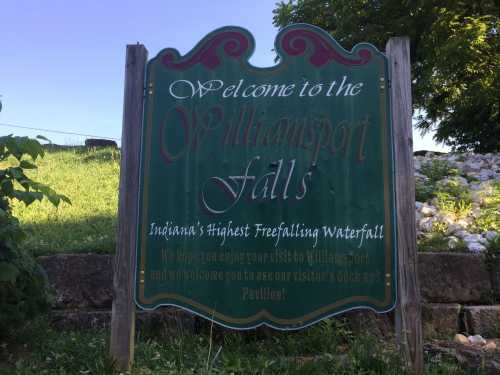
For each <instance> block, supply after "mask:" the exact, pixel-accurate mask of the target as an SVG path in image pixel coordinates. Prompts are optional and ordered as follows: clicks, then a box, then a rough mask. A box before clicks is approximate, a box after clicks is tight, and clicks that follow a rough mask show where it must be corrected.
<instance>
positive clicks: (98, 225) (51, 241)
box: [22, 215, 117, 256]
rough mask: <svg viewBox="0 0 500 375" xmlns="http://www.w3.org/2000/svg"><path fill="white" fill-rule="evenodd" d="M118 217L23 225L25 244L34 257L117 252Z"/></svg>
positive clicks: (100, 216)
mask: <svg viewBox="0 0 500 375" xmlns="http://www.w3.org/2000/svg"><path fill="white" fill-rule="evenodd" d="M116 223H117V220H116V217H115V216H105V215H96V216H91V217H87V218H85V219H83V220H78V221H77V220H65V221H61V220H47V221H43V222H37V223H33V224H23V225H22V226H23V228H24V229H25V230H26V232H27V238H26V240H25V241H24V243H23V245H22V246H24V248H25V249H27V250H29V251H31V252H33V254H34V255H35V256H39V255H51V254H59V253H101V254H102V253H105V254H109V253H114V251H115V247H116Z"/></svg>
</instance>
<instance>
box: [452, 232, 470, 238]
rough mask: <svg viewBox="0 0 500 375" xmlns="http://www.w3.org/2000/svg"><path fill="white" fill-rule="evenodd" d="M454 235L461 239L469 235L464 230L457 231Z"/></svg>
mask: <svg viewBox="0 0 500 375" xmlns="http://www.w3.org/2000/svg"><path fill="white" fill-rule="evenodd" d="M454 234H455V236H457V237H459V238H461V239H464V237H465V236H467V235H469V232H467V231H465V230H457V231H456V232H455V233H454Z"/></svg>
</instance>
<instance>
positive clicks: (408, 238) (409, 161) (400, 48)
mask: <svg viewBox="0 0 500 375" xmlns="http://www.w3.org/2000/svg"><path fill="white" fill-rule="evenodd" d="M386 54H387V57H388V59H389V73H390V77H391V86H392V88H391V102H392V126H393V129H394V162H395V170H396V171H395V172H396V174H395V187H396V210H397V236H398V304H397V307H396V340H397V343H398V345H399V347H400V349H401V351H402V354H403V356H404V358H405V362H406V365H407V367H408V370H410V372H411V373H413V374H421V373H422V372H423V369H424V367H423V350H422V322H421V308H420V287H419V282H418V273H417V244H416V229H415V177H414V166H413V138H412V123H411V118H412V101H411V67H410V40H409V38H407V37H403V38H400V37H397V38H391V39H389V42H388V43H387V45H386Z"/></svg>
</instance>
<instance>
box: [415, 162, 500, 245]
mask: <svg viewBox="0 0 500 375" xmlns="http://www.w3.org/2000/svg"><path fill="white" fill-rule="evenodd" d="M414 161H415V183H416V198H417V201H416V204H415V215H416V223H417V239H418V241H419V242H425V241H429V240H430V239H431V238H434V239H436V238H438V239H439V241H441V242H442V243H444V244H446V247H447V248H449V249H454V248H455V249H457V250H462V251H471V252H474V253H480V252H483V251H485V250H486V248H487V247H488V244H490V243H492V242H493V241H496V240H497V239H498V235H499V233H498V232H499V228H500V155H499V154H484V155H480V154H454V153H450V154H441V155H434V154H433V153H430V152H428V153H427V154H425V155H423V156H422V155H421V156H415V159H414Z"/></svg>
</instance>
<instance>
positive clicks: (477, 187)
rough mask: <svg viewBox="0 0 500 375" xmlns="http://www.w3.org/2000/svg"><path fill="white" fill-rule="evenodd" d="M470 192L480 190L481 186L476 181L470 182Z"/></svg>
mask: <svg viewBox="0 0 500 375" xmlns="http://www.w3.org/2000/svg"><path fill="white" fill-rule="evenodd" d="M469 188H470V189H471V190H481V185H480V183H479V182H478V181H472V182H471V183H470V185H469Z"/></svg>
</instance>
